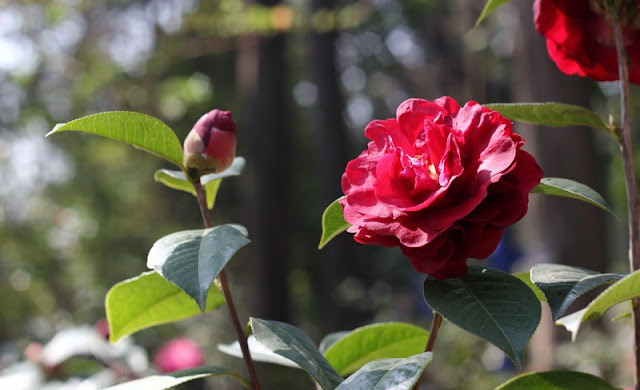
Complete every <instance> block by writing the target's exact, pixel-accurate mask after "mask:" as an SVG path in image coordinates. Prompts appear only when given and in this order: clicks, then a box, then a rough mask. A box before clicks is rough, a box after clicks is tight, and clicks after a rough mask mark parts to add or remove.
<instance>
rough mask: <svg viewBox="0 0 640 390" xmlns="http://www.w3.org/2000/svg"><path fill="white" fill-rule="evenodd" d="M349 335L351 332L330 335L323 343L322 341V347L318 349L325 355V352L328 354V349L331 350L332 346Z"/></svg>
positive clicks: (325, 337)
mask: <svg viewBox="0 0 640 390" xmlns="http://www.w3.org/2000/svg"><path fill="white" fill-rule="evenodd" d="M349 333H351V332H350V331H348V330H345V331H340V332H334V333H329V334H328V335H326V336H324V338H323V339H322V341H320V346H319V347H318V349H320V352H322V354H324V353H325V352H327V349H329V347H330V346H332V345H333V344H335V343H336V341H338V340H340V339H341V338H343V337H344V336H346V335H348V334H349Z"/></svg>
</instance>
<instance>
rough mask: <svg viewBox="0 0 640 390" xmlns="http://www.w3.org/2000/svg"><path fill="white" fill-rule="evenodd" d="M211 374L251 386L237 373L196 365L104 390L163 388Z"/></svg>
mask: <svg viewBox="0 0 640 390" xmlns="http://www.w3.org/2000/svg"><path fill="white" fill-rule="evenodd" d="M213 375H230V376H233V377H235V378H236V379H237V380H239V381H240V383H242V385H243V386H244V387H246V388H248V389H250V388H251V386H250V385H249V383H248V382H247V381H246V380H245V379H244V378H243V377H242V376H240V375H239V374H237V373H235V372H233V371H229V370H227V369H226V368H220V367H211V366H208V367H196V368H190V369H188V370H181V371H175V372H171V373H169V374H158V375H151V376H148V377H145V378H140V379H136V380H132V381H129V382H125V383H121V384H119V385H115V386H111V387H107V388H106V389H105V390H140V389H145V390H164V389H170V388H173V387H175V386H178V385H179V384H181V383H185V382H189V381H192V380H194V379H199V378H206V377H208V376H213Z"/></svg>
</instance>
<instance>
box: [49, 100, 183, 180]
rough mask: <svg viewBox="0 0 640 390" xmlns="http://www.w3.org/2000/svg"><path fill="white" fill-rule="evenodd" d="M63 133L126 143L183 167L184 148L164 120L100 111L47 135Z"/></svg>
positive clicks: (68, 123)
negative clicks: (68, 132) (85, 134)
mask: <svg viewBox="0 0 640 390" xmlns="http://www.w3.org/2000/svg"><path fill="white" fill-rule="evenodd" d="M61 131H82V132H85V133H90V134H96V135H101V136H103V137H107V138H111V139H115V140H117V141H121V142H125V143H128V144H130V145H133V146H135V147H136V148H139V149H142V150H144V151H146V152H149V153H151V154H155V155H156V156H160V157H162V158H165V159H167V160H169V161H171V162H172V163H174V164H176V165H177V166H179V167H180V168H181V169H182V168H183V163H182V158H183V156H182V154H183V153H182V145H181V144H180V141H179V140H178V137H176V134H175V133H174V132H173V130H171V128H169V126H167V125H165V124H164V123H163V122H162V121H161V120H159V119H157V118H154V117H152V116H149V115H144V114H139V113H137V112H128V111H111V112H101V113H99V114H94V115H89V116H85V117H83V118H80V119H76V120H73V121H71V122H67V123H62V124H59V125H57V126H56V127H55V128H54V129H53V130H51V132H49V134H47V136H49V135H51V134H54V133H58V132H61Z"/></svg>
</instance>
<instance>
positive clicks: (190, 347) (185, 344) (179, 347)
mask: <svg viewBox="0 0 640 390" xmlns="http://www.w3.org/2000/svg"><path fill="white" fill-rule="evenodd" d="M153 362H154V363H155V365H156V368H157V369H158V371H160V372H163V373H169V372H173V371H178V370H186V369H187V368H193V367H199V366H201V365H202V364H203V363H204V354H203V352H202V349H200V347H199V346H198V345H197V344H196V343H195V342H194V341H193V340H191V339H190V338H187V337H178V338H176V339H173V340H171V341H169V342H168V343H166V344H164V345H162V346H161V347H160V348H159V349H158V351H157V352H156V354H155V356H154V358H153Z"/></svg>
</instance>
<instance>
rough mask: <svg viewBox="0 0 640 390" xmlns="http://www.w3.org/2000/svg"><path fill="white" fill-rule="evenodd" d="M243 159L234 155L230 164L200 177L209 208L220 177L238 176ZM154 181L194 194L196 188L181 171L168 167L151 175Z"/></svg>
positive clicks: (216, 192)
mask: <svg viewBox="0 0 640 390" xmlns="http://www.w3.org/2000/svg"><path fill="white" fill-rule="evenodd" d="M244 165H245V159H244V158H242V157H236V158H235V159H234V160H233V163H232V164H231V166H230V167H229V168H227V169H225V170H224V171H222V172H220V173H211V174H208V175H204V176H202V177H201V178H200V183H201V184H202V185H203V186H204V189H205V191H206V194H207V207H209V210H211V209H213V206H214V205H215V201H216V196H217V194H218V189H219V188H220V184H221V183H222V179H224V178H226V177H231V176H239V175H240V174H241V173H242V170H243V169H244ZM153 178H154V179H155V181H157V182H160V183H162V184H164V185H166V186H167V187H169V188H173V189H175V190H179V191H184V192H188V193H190V194H192V195H194V196H196V190H195V188H194V187H193V184H191V182H190V181H189V180H187V177H186V175H185V174H184V172H182V171H173V170H169V169H159V170H158V171H156V173H155V174H154V175H153Z"/></svg>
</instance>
